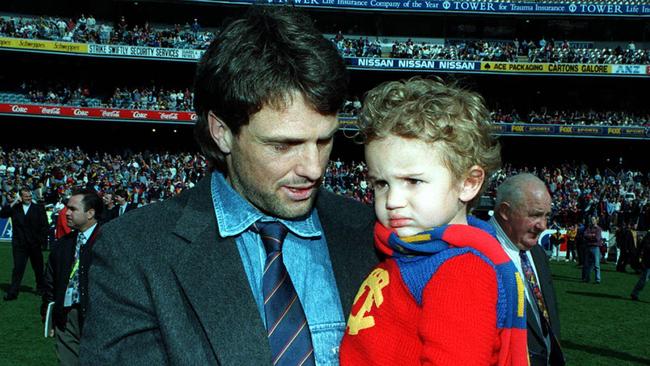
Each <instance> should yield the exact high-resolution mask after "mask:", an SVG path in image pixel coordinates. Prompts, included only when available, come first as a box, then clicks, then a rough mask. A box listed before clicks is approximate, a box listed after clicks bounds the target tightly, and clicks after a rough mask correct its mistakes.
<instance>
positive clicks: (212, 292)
mask: <svg viewBox="0 0 650 366" xmlns="http://www.w3.org/2000/svg"><path fill="white" fill-rule="evenodd" d="M210 195H211V193H210V179H209V177H208V178H204V179H202V180H201V181H200V182H199V183H198V184H197V186H196V188H195V189H194V190H192V191H189V192H188V196H187V201H186V204H185V206H184V207H182V210H181V212H180V213H179V219H178V221H177V224H176V227H175V228H174V229H173V233H174V234H175V235H177V236H178V237H180V238H181V239H182V240H183V241H184V242H183V243H180V245H181V246H182V249H181V250H180V251H179V254H178V260H177V261H176V262H175V263H173V264H172V267H173V271H174V273H175V275H176V276H177V278H178V281H179V285H180V287H181V288H182V290H183V291H184V292H185V295H186V298H187V301H188V302H189V306H190V307H191V308H192V310H193V311H194V313H195V314H196V315H197V317H198V319H199V321H200V323H201V325H202V327H203V331H204V332H205V334H206V335H207V338H208V339H209V342H210V344H211V346H212V350H213V352H214V354H215V358H217V359H218V360H219V362H220V363H221V364H233V365H243V364H268V363H270V360H271V353H270V349H269V347H260V344H267V343H268V340H267V336H266V330H265V329H264V325H263V323H262V320H261V319H260V316H259V312H258V310H257V306H256V304H255V300H254V299H253V295H252V294H251V290H250V286H249V285H248V280H247V277H246V273H245V271H244V267H243V265H242V263H241V259H240V257H239V251H238V249H237V245H236V243H235V240H234V239H233V238H226V239H224V238H221V237H219V235H218V229H217V221H216V217H215V214H214V210H213V209H212V204H211V200H210ZM217 272H218V275H216V274H215V273H217ZM217 355H218V356H217Z"/></svg>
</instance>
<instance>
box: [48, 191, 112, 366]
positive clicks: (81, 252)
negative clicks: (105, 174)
mask: <svg viewBox="0 0 650 366" xmlns="http://www.w3.org/2000/svg"><path fill="white" fill-rule="evenodd" d="M66 207H67V208H68V210H67V211H66V213H65V217H66V220H67V223H68V226H70V227H71V228H73V229H75V230H74V231H72V232H71V233H69V234H68V235H66V236H64V237H62V238H61V239H59V241H58V243H57V245H56V246H54V249H53V250H52V252H51V253H50V256H49V260H48V263H47V267H46V269H45V291H44V292H43V304H42V306H41V315H42V316H43V318H45V316H46V310H47V306H48V304H49V303H50V302H54V307H53V310H52V311H53V312H52V321H53V322H54V334H53V335H54V336H55V337H56V343H55V349H56V354H57V358H58V359H59V363H60V365H78V364H79V340H80V338H81V332H82V328H83V321H84V315H85V313H86V309H87V306H88V269H89V267H90V263H91V249H92V246H93V244H94V242H95V239H96V238H97V237H98V234H99V231H100V230H99V227H100V226H99V224H98V222H97V220H98V218H99V217H101V215H102V210H103V204H102V199H101V198H100V197H99V195H98V194H97V193H96V192H95V191H93V190H89V189H80V190H76V191H74V192H73V194H72V196H71V197H70V199H69V200H68V203H67V205H66Z"/></svg>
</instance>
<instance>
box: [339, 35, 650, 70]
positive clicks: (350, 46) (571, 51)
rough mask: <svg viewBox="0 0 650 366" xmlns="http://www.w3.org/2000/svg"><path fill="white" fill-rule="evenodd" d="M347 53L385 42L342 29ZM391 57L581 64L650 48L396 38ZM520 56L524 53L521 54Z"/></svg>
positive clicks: (635, 55) (361, 53)
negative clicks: (402, 39) (353, 35)
mask: <svg viewBox="0 0 650 366" xmlns="http://www.w3.org/2000/svg"><path fill="white" fill-rule="evenodd" d="M332 41H333V42H334V43H335V44H336V46H337V48H338V50H339V51H340V52H341V54H342V55H343V56H344V57H382V56H383V53H382V44H381V42H379V41H378V40H375V41H372V40H370V39H369V38H368V37H359V38H356V37H355V38H345V36H343V35H342V34H341V33H340V32H339V33H338V34H337V35H336V36H335V37H334V38H332ZM387 56H388V57H391V58H407V59H432V60H465V61H496V62H533V63H535V62H543V63H582V64H636V65H646V64H650V52H648V50H641V49H637V48H636V44H635V43H634V42H629V43H628V44H627V45H624V44H621V45H618V46H617V47H615V48H613V49H612V48H593V47H592V48H582V47H576V46H574V45H573V44H572V43H571V42H569V41H567V40H564V41H562V42H556V41H555V40H554V39H550V40H548V41H547V40H546V39H545V38H544V37H541V38H540V39H539V40H538V41H534V40H523V41H519V39H517V38H515V39H514V40H513V41H485V40H449V41H447V42H446V43H444V44H443V43H428V42H416V41H413V40H412V39H410V38H409V39H407V40H406V41H397V40H396V41H394V42H393V43H392V45H391V46H390V52H389V53H388V55H387ZM520 56H521V57H520Z"/></svg>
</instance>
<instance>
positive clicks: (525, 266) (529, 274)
mask: <svg viewBox="0 0 650 366" xmlns="http://www.w3.org/2000/svg"><path fill="white" fill-rule="evenodd" d="M519 257H520V258H521V269H522V270H523V271H524V276H525V277H526V281H527V282H528V287H529V288H530V291H531V292H532V293H533V296H535V302H536V303H537V309H538V310H539V313H540V314H541V315H542V318H543V319H540V320H541V323H542V330H543V331H544V335H547V334H548V329H549V324H551V323H550V320H549V317H548V310H546V303H544V296H542V291H541V290H540V288H539V285H538V282H537V276H535V271H533V267H532V266H531V265H530V261H529V260H528V256H527V255H526V251H524V250H520V251H519Z"/></svg>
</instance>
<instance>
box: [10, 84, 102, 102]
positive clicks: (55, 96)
mask: <svg viewBox="0 0 650 366" xmlns="http://www.w3.org/2000/svg"><path fill="white" fill-rule="evenodd" d="M19 88H20V92H21V94H23V95H26V96H27V97H28V99H29V100H30V101H31V102H32V103H36V104H60V105H76V106H81V107H85V106H87V99H88V98H90V89H89V88H88V86H86V85H82V84H77V85H72V84H65V83H53V84H49V85H43V84H41V83H38V82H36V81H33V80H32V81H25V82H23V83H21V85H20V87H19Z"/></svg>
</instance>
